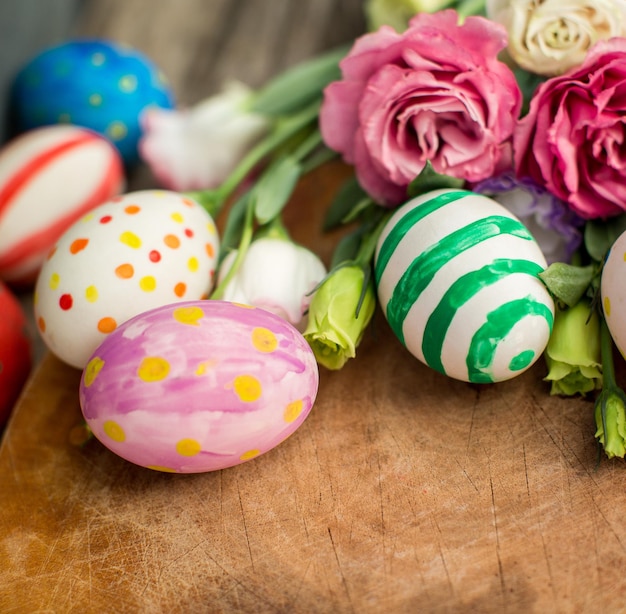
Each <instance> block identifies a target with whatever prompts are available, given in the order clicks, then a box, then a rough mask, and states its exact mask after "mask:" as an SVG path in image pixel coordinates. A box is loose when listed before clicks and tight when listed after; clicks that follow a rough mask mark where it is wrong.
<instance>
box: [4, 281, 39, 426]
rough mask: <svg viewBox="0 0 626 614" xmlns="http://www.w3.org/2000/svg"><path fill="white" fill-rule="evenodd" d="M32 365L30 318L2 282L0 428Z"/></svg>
mask: <svg viewBox="0 0 626 614" xmlns="http://www.w3.org/2000/svg"><path fill="white" fill-rule="evenodd" d="M31 367H32V343H31V338H30V336H29V334H28V327H27V320H26V316H25V314H24V311H23V309H22V306H21V305H20V303H19V301H18V299H17V297H16V296H15V295H14V294H12V293H11V291H10V290H9V289H8V287H7V286H6V285H5V284H3V283H2V282H1V281H0V428H2V426H4V424H5V423H6V421H7V419H8V417H9V415H10V413H11V410H12V409H13V405H14V404H15V402H16V401H17V399H18V397H19V395H20V392H21V391H22V388H23V386H24V383H25V382H26V380H27V378H28V375H29V373H30V370H31Z"/></svg>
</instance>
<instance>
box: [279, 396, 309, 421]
mask: <svg viewBox="0 0 626 614" xmlns="http://www.w3.org/2000/svg"><path fill="white" fill-rule="evenodd" d="M303 408H304V403H303V402H302V399H298V400H297V401H292V402H291V403H289V405H287V407H285V412H284V414H283V418H284V419H285V422H293V421H294V420H295V419H296V418H297V417H298V416H299V415H300V414H301V413H302V409H303Z"/></svg>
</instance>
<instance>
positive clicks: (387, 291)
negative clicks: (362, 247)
mask: <svg viewBox="0 0 626 614" xmlns="http://www.w3.org/2000/svg"><path fill="white" fill-rule="evenodd" d="M546 266H547V264H546V260H545V258H544V256H543V253H542V252H541V249H540V247H539V245H538V243H537V242H536V240H535V239H534V238H533V237H532V235H531V233H530V232H529V231H528V229H527V228H526V227H525V226H524V225H523V224H522V222H521V221H520V220H519V219H518V218H517V217H515V216H514V215H513V214H512V213H510V212H509V211H508V210H507V209H506V208H505V207H503V206H502V205H501V204H499V203H497V202H496V201H495V200H492V199H490V198H488V197H486V196H483V195H481V194H476V193H474V192H471V191H468V190H449V189H444V190H435V191H433V192H429V193H427V194H423V195H421V196H418V197H417V198H414V199H413V200H411V201H409V202H408V203H406V204H404V205H402V206H401V207H399V208H398V209H397V210H396V211H395V212H394V213H393V215H392V216H391V217H390V219H389V221H388V222H387V224H386V225H385V227H384V229H383V231H382V233H381V235H380V237H379V239H378V244H377V247H376V253H375V258H374V274H375V281H376V289H377V293H378V299H379V302H380V305H381V308H382V311H383V313H384V315H385V317H386V319H387V321H388V322H389V325H390V327H391V329H392V331H393V332H394V333H395V335H396V336H397V337H398V339H399V340H400V341H401V342H402V343H403V344H404V346H405V347H406V348H407V349H408V350H409V352H410V353H411V354H413V355H414V356H415V357H416V358H418V359H419V360H420V361H421V362H423V363H424V364H426V365H428V366H429V367H432V368H433V369H435V370H436V371H439V372H440V373H442V374H444V375H447V376H449V377H452V378H454V379H458V380H461V381H466V382H472V383H476V384H487V383H495V382H501V381H505V380H508V379H511V378H513V377H515V376H517V375H519V374H521V373H523V372H524V371H526V370H527V369H528V368H529V367H530V366H531V365H532V364H534V362H536V360H537V359H538V358H539V357H540V356H541V355H542V354H543V352H544V350H545V348H546V346H547V344H548V340H549V338H550V334H551V332H552V326H553V322H554V310H555V306H554V301H553V299H552V297H551V295H550V294H549V292H548V290H547V289H546V287H545V285H544V284H543V282H542V281H541V278H540V277H539V275H540V273H541V272H542V271H544V270H545V268H546Z"/></svg>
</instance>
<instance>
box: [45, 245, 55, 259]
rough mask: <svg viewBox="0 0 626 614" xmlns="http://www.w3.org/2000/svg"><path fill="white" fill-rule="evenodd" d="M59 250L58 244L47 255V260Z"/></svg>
mask: <svg viewBox="0 0 626 614" xmlns="http://www.w3.org/2000/svg"><path fill="white" fill-rule="evenodd" d="M56 251H57V246H56V245H55V246H54V247H53V248H52V249H51V250H50V251H49V252H48V255H47V256H46V260H50V258H52V256H54V254H56Z"/></svg>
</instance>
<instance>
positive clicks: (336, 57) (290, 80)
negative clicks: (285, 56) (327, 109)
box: [251, 46, 349, 116]
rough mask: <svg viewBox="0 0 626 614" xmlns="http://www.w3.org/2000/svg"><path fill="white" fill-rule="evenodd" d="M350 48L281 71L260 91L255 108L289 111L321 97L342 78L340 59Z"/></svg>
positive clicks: (272, 113) (264, 112)
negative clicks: (331, 85) (333, 83)
mask: <svg viewBox="0 0 626 614" xmlns="http://www.w3.org/2000/svg"><path fill="white" fill-rule="evenodd" d="M348 50H349V47H347V46H343V47H339V48H338V49H334V50H332V51H330V52H328V53H326V54H323V55H320V56H318V57H316V58H314V59H312V60H308V61H306V62H302V63H301V64H298V65H296V66H295V67H293V68H291V69H289V70H287V71H285V72H284V73H282V74H280V75H278V76H277V77H275V78H274V79H272V80H271V81H270V82H269V83H268V84H267V85H266V86H265V87H264V88H262V89H261V90H260V91H259V93H258V94H257V96H256V98H255V100H254V102H253V103H252V108H251V110H252V111H253V112H256V113H260V114H262V115H270V116H278V115H285V114H288V113H293V112H295V111H298V110H299V109H301V108H302V107H304V106H306V105H307V104H309V103H310V102H311V101H313V100H315V99H316V98H321V96H322V91H323V90H324V88H325V87H326V86H327V85H328V84H329V83H331V82H332V81H337V80H339V79H340V78H341V71H340V69H339V61H340V60H341V59H342V58H343V57H344V56H345V55H346V54H347V53H348Z"/></svg>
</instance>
